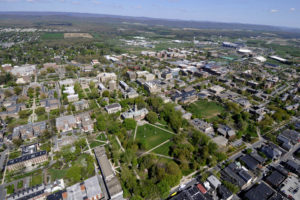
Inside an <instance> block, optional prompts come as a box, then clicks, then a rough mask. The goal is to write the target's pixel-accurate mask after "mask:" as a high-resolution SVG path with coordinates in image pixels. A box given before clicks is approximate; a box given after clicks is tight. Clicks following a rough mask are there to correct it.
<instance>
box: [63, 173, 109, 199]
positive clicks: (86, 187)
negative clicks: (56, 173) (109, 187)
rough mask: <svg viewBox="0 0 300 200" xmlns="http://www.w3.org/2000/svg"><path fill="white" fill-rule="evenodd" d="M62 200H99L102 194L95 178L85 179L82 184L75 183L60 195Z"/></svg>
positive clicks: (102, 196)
mask: <svg viewBox="0 0 300 200" xmlns="http://www.w3.org/2000/svg"><path fill="white" fill-rule="evenodd" d="M62 197H63V199H64V200H100V199H103V198H104V193H103V191H102V189H101V187H100V183H99V180H98V177H97V176H93V177H91V178H88V179H86V180H85V181H83V182H82V183H76V184H74V185H72V186H70V187H67V188H66V190H65V191H64V192H63V193H62Z"/></svg>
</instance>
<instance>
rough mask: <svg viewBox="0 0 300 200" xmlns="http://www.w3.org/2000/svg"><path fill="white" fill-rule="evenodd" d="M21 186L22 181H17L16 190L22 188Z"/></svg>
mask: <svg viewBox="0 0 300 200" xmlns="http://www.w3.org/2000/svg"><path fill="white" fill-rule="evenodd" d="M23 184H24V183H23V180H21V181H19V182H18V185H17V188H18V189H21V188H23Z"/></svg>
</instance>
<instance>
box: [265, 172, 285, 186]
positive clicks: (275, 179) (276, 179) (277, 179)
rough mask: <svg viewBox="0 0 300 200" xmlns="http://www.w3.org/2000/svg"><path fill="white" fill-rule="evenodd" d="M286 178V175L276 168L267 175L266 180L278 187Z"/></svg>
mask: <svg viewBox="0 0 300 200" xmlns="http://www.w3.org/2000/svg"><path fill="white" fill-rule="evenodd" d="M285 178H286V176H284V175H283V174H281V173H279V172H278V171H277V170H274V171H272V173H271V174H270V175H269V176H267V178H266V182H267V183H268V184H270V185H271V186H273V187H274V188H277V187H279V185H280V184H281V183H282V182H283V181H284V180H285Z"/></svg>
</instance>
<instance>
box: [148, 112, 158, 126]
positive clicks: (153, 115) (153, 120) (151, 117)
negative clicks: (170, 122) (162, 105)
mask: <svg viewBox="0 0 300 200" xmlns="http://www.w3.org/2000/svg"><path fill="white" fill-rule="evenodd" d="M146 119H147V120H148V121H149V122H150V123H151V124H155V123H156V122H157V121H158V116H157V114H156V113H155V112H152V111H150V112H149V113H148V114H147V116H146Z"/></svg>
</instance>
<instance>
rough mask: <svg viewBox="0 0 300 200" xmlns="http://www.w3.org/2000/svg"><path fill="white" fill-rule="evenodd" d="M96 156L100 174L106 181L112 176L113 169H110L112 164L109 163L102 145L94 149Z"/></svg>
mask: <svg viewBox="0 0 300 200" xmlns="http://www.w3.org/2000/svg"><path fill="white" fill-rule="evenodd" d="M94 151H95V155H96V158H97V160H98V164H99V166H100V168H101V172H102V175H103V177H104V179H105V180H106V181H107V180H108V179H110V178H111V177H113V176H114V175H115V174H114V171H113V170H112V166H111V164H110V163H109V160H108V158H107V156H106V152H105V148H104V147H97V148H95V149H94Z"/></svg>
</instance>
